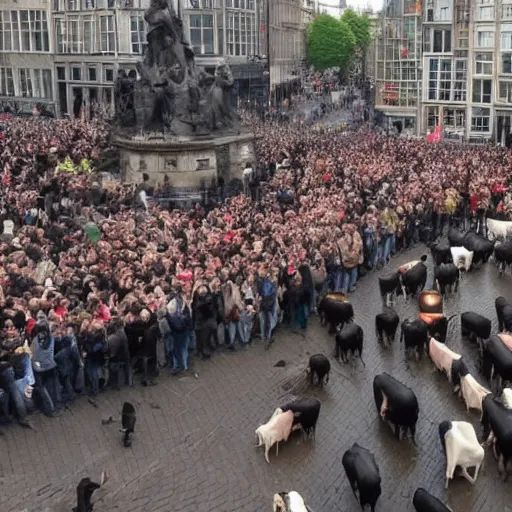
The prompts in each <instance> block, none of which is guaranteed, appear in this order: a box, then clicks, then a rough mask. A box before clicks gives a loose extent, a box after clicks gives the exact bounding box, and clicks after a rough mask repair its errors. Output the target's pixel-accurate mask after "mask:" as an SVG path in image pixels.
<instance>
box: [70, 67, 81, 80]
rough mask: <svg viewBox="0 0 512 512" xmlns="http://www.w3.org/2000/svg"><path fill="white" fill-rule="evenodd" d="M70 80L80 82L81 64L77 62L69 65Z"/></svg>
mask: <svg viewBox="0 0 512 512" xmlns="http://www.w3.org/2000/svg"><path fill="white" fill-rule="evenodd" d="M71 80H74V81H75V82H80V81H81V80H82V66H80V65H79V64H77V65H76V66H71Z"/></svg>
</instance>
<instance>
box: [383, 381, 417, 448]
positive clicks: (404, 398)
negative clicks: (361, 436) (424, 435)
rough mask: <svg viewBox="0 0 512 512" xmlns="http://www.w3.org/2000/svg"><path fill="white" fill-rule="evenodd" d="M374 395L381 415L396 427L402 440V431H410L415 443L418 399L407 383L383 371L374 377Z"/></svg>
mask: <svg viewBox="0 0 512 512" xmlns="http://www.w3.org/2000/svg"><path fill="white" fill-rule="evenodd" d="M373 396H374V398H375V405H376V406H377V411H378V413H379V415H380V417H381V418H382V419H383V420H384V421H388V422H389V423H391V425H392V426H393V427H394V430H395V435H396V438H397V439H398V440H400V433H401V431H402V429H403V431H404V433H405V434H406V435H407V432H410V434H411V439H412V442H413V443H414V444H416V441H415V435H416V422H417V421H418V415H419V411H420V409H419V406H418V399H417V398H416V395H415V394H414V392H413V391H412V389H410V388H408V387H407V386H406V385H404V384H402V383H401V382H398V381H397V380H396V379H394V378H393V377H391V375H389V374H387V373H381V374H380V375H377V376H376V377H375V379H373Z"/></svg>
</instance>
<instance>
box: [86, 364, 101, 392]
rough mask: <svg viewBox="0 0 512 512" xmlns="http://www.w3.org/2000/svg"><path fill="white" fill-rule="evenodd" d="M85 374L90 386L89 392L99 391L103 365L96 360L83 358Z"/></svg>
mask: <svg viewBox="0 0 512 512" xmlns="http://www.w3.org/2000/svg"><path fill="white" fill-rule="evenodd" d="M85 374H86V375H87V379H88V381H89V385H90V386H91V393H92V394H93V395H97V394H98V393H99V391H100V379H102V378H103V365H102V364H101V363H98V362H96V361H88V360H87V359H86V360H85Z"/></svg>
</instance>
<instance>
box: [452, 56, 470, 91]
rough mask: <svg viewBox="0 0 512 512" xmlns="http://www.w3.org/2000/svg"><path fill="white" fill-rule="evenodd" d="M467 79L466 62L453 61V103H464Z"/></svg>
mask: <svg viewBox="0 0 512 512" xmlns="http://www.w3.org/2000/svg"><path fill="white" fill-rule="evenodd" d="M467 79H468V62H467V61H466V60H456V61H455V82H454V84H453V101H466V91H467V85H466V83H467Z"/></svg>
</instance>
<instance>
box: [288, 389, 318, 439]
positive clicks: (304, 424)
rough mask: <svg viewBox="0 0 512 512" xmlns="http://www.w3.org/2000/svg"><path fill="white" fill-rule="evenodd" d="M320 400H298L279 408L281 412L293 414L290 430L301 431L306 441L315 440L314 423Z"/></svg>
mask: <svg viewBox="0 0 512 512" xmlns="http://www.w3.org/2000/svg"><path fill="white" fill-rule="evenodd" d="M321 405H322V404H321V402H320V400H318V398H300V399H299V400H295V401H294V402H290V403H287V404H286V405H283V406H282V407H281V410H282V411H283V412H286V411H292V412H293V414H294V418H293V427H292V430H298V429H301V430H302V432H303V434H304V435H305V436H306V438H308V439H314V438H315V430H316V422H317V421H318V416H319V415H320V406H321Z"/></svg>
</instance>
